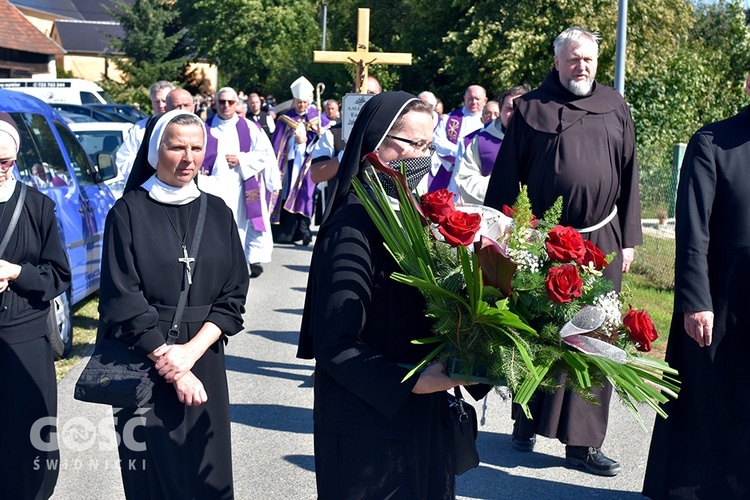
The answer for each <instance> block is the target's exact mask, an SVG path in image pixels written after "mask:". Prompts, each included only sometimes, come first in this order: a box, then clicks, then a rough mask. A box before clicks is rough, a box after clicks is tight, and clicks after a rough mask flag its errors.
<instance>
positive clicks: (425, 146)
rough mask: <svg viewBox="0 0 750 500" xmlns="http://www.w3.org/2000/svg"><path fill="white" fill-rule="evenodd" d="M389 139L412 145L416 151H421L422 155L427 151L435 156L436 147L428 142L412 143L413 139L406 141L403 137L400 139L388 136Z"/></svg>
mask: <svg viewBox="0 0 750 500" xmlns="http://www.w3.org/2000/svg"><path fill="white" fill-rule="evenodd" d="M386 137H388V138H389V139H393V140H396V141H401V142H405V143H407V144H411V145H412V146H414V149H416V150H417V151H421V152H422V153H426V152H427V151H429V152H430V155H433V154H435V145H434V144H433V143H431V142H427V141H412V140H411V139H404V138H403V137H398V136H395V135H386Z"/></svg>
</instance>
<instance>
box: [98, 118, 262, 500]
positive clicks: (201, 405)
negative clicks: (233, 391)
mask: <svg viewBox="0 0 750 500" xmlns="http://www.w3.org/2000/svg"><path fill="white" fill-rule="evenodd" d="M205 133H206V132H205V128H204V126H203V123H202V122H201V121H200V119H199V118H198V117H197V116H195V115H193V114H192V113H187V112H184V111H181V110H174V111H170V112H168V113H165V114H164V115H161V116H160V117H156V118H155V119H153V120H152V123H150V124H149V126H148V127H147V132H146V137H145V138H144V142H143V145H142V146H141V150H140V151H139V153H138V156H137V159H136V162H135V164H134V166H133V170H132V172H131V174H130V177H129V178H128V185H127V186H126V189H125V194H124V195H123V197H122V198H120V199H119V200H118V201H117V203H116V204H115V206H114V207H113V208H112V210H110V212H109V214H108V216H107V224H106V228H105V233H104V256H103V259H102V282H101V290H100V299H99V313H100V319H99V321H100V324H99V335H100V336H105V335H106V336H110V337H114V338H116V339H119V340H121V341H123V342H125V343H127V344H128V345H129V346H132V348H133V349H134V350H135V351H136V352H138V353H140V354H142V355H143V356H144V357H148V358H150V359H151V361H152V362H153V363H154V370H155V371H156V372H158V375H159V377H157V383H156V384H155V387H154V392H153V397H152V399H151V401H149V402H148V403H147V404H146V406H144V407H143V408H140V409H138V408H122V409H115V410H116V411H115V427H116V430H117V431H118V435H119V436H121V438H122V439H121V442H120V444H119V447H118V450H119V453H120V459H121V472H122V478H123V484H124V488H125V495H126V497H127V498H132V499H139V500H140V499H149V498H153V499H157V498H160V499H169V498H174V499H185V498H214V499H215V498H227V499H228V498H232V497H233V494H234V493H233V486H232V455H231V438H230V422H229V394H228V390H227V380H226V374H225V368H224V344H225V343H226V342H227V340H228V337H229V336H231V335H234V334H236V333H237V332H239V331H241V330H242V326H243V319H242V315H243V314H244V311H245V309H244V304H245V296H246V294H247V287H248V273H247V265H246V264H245V255H244V252H243V249H242V244H241V242H240V239H239V235H238V233H237V226H236V224H235V223H234V218H233V216H232V212H231V211H230V210H229V209H228V208H227V206H226V204H225V203H224V202H223V201H222V200H221V199H220V198H217V197H215V196H212V195H208V194H206V193H201V192H200V191H199V190H198V187H197V185H196V183H195V182H194V178H195V176H196V175H197V174H198V171H199V169H200V166H201V163H202V161H203V156H204V149H205V143H206V136H205ZM203 204H205V208H206V211H205V225H204V229H203V231H202V234H201V235H200V236H198V235H197V234H196V227H197V225H198V224H197V221H198V217H199V213H200V212H201V205H203ZM196 238H200V245H199V248H198V253H193V254H192V255H189V254H188V252H193V251H194V250H193V249H194V248H195V246H194V245H193V240H194V239H196ZM186 283H187V284H188V285H189V287H190V288H189V295H188V300H187V306H186V307H185V310H184V315H183V318H182V323H181V324H180V327H179V336H178V338H177V341H176V343H175V344H174V345H167V342H166V339H167V332H168V331H169V328H170V322H171V320H172V317H173V315H174V311H175V307H176V305H177V302H178V298H179V296H180V292H181V290H182V288H183V286H188V285H186ZM133 464H135V465H133Z"/></svg>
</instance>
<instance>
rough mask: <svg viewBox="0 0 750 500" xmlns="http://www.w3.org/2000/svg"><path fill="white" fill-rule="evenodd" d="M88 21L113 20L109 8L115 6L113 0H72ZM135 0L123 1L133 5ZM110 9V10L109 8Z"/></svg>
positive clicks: (83, 17)
mask: <svg viewBox="0 0 750 500" xmlns="http://www.w3.org/2000/svg"><path fill="white" fill-rule="evenodd" d="M70 1H71V2H72V3H73V4H74V5H75V6H76V9H78V12H79V13H80V14H81V19H84V20H86V21H112V20H113V19H112V15H111V14H110V13H109V10H112V9H114V8H115V4H114V2H112V0H70ZM134 1H135V0H124V1H123V2H122V3H124V4H126V5H132V4H133V2H134ZM107 9H109V10H107Z"/></svg>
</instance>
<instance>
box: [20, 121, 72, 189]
mask: <svg viewBox="0 0 750 500" xmlns="http://www.w3.org/2000/svg"><path fill="white" fill-rule="evenodd" d="M11 116H12V117H13V119H14V120H15V122H16V125H17V126H18V133H19V135H20V137H21V150H20V151H19V152H18V157H17V160H16V165H17V167H18V171H19V173H20V174H21V181H22V182H24V183H25V184H28V185H29V186H34V187H36V188H49V187H54V186H65V185H68V184H70V179H69V178H68V175H67V171H68V169H67V168H66V167H65V160H64V159H63V155H62V152H61V151H60V148H59V147H58V145H57V140H55V136H54V135H53V133H52V129H51V128H50V126H49V124H48V122H47V120H46V119H45V118H44V117H43V116H42V115H37V114H33V113H11Z"/></svg>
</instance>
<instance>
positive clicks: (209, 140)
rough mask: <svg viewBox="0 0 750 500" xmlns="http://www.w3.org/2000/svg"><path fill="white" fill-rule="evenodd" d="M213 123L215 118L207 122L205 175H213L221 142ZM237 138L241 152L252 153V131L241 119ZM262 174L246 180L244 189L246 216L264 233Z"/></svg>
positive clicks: (257, 229) (203, 170) (203, 169)
mask: <svg viewBox="0 0 750 500" xmlns="http://www.w3.org/2000/svg"><path fill="white" fill-rule="evenodd" d="M211 122H213V118H211V119H210V120H207V121H206V155H205V157H204V158H203V166H202V167H201V173H202V174H204V175H211V173H212V172H213V167H214V162H216V154H217V152H218V148H219V140H218V139H216V137H214V136H213V135H211ZM237 137H239V139H240V151H241V152H242V153H247V152H249V151H250V147H251V146H252V142H251V140H250V129H249V128H248V126H247V122H246V121H245V120H244V119H243V118H242V117H239V119H238V120H237ZM261 175H262V174H260V173H258V175H256V176H254V177H251V178H249V179H246V180H245V181H244V182H243V183H242V187H243V188H244V190H245V210H246V214H245V215H246V216H247V218H248V219H250V220H251V221H252V222H253V228H255V230H256V231H260V232H264V231H266V230H267V228H266V224H265V223H264V222H263V206H262V205H261V192H260V176H261Z"/></svg>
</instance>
